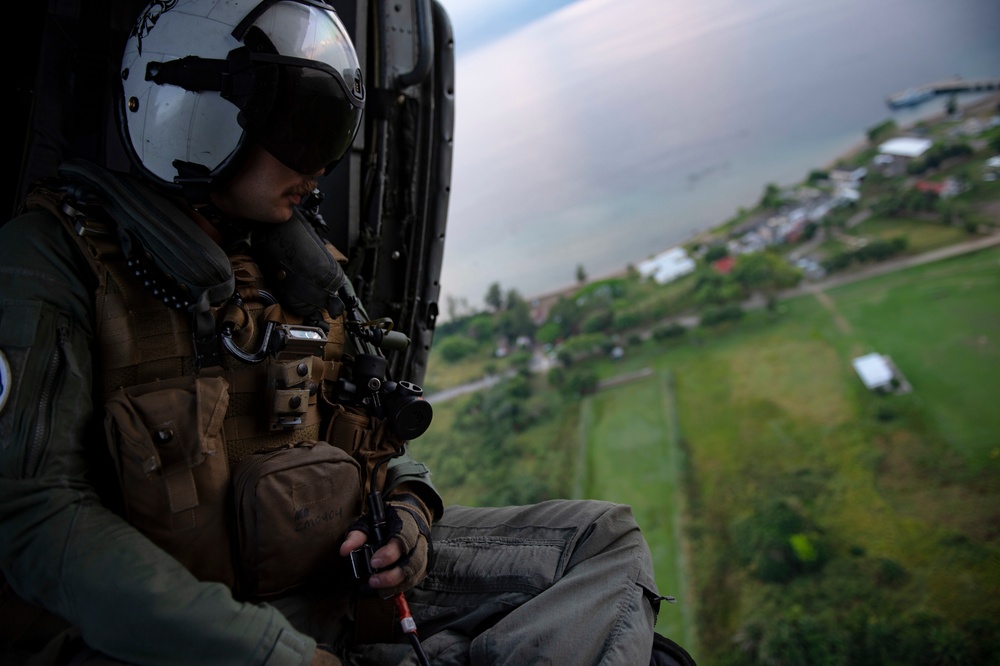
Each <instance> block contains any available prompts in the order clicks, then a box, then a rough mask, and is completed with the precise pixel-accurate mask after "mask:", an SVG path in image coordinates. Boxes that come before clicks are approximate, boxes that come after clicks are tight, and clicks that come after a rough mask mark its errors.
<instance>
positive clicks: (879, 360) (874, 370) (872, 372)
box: [851, 353, 895, 391]
mask: <svg viewBox="0 0 1000 666" xmlns="http://www.w3.org/2000/svg"><path fill="white" fill-rule="evenodd" d="M851 365H853V366H854V371H855V372H857V373H858V377H860V378H861V381H862V382H864V384H865V386H866V387H867V388H869V389H871V390H872V391H878V390H883V389H889V388H891V387H892V378H893V376H894V374H895V373H893V371H892V365H890V363H889V361H888V359H887V358H886V357H885V356H883V355H882V354H876V353H872V354H865V355H864V356H859V357H857V358H856V359H854V360H853V361H851Z"/></svg>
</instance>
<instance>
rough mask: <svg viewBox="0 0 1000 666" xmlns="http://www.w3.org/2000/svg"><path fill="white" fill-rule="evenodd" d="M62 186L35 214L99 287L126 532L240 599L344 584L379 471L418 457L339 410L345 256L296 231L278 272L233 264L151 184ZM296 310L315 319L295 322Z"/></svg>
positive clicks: (99, 370) (100, 375)
mask: <svg viewBox="0 0 1000 666" xmlns="http://www.w3.org/2000/svg"><path fill="white" fill-rule="evenodd" d="M60 175H61V176H62V178H63V179H65V181H67V182H69V183H71V184H72V187H58V188H50V187H41V188H39V189H37V190H35V191H34V192H33V193H32V194H31V195H30V197H29V198H28V200H27V204H26V205H27V207H28V208H29V209H39V208H44V209H47V210H49V211H50V212H52V213H53V214H55V215H56V216H57V217H58V218H59V219H60V220H61V221H62V222H63V223H64V226H65V227H66V229H67V231H68V232H69V233H70V234H71V235H72V236H73V238H75V239H76V240H77V242H78V244H79V246H80V248H81V249H82V251H83V253H84V256H86V257H87V259H88V261H89V263H90V265H91V267H92V269H93V272H94V275H95V276H96V278H97V288H96V291H95V294H94V303H95V313H96V329H95V330H96V333H95V349H94V358H95V387H96V388H95V405H103V406H104V411H105V431H106V434H107V442H108V446H109V449H110V453H111V456H112V458H113V459H114V462H115V466H116V468H117V473H118V480H119V483H120V485H121V491H122V496H123V500H124V507H125V518H126V519H127V520H128V521H129V522H130V523H131V524H133V525H134V526H135V527H136V528H138V529H139V530H140V531H142V532H143V533H144V534H146V535H147V536H148V537H149V538H150V539H151V540H153V541H154V542H155V543H157V544H158V545H160V546H161V547H162V548H163V549H164V550H166V551H167V552H169V553H171V554H172V555H173V556H174V557H175V558H177V559H178V560H179V561H180V562H181V563H183V564H184V565H185V566H186V567H187V568H188V569H189V570H190V571H192V572H193V573H194V574H195V575H196V576H197V577H199V578H200V579H202V580H212V581H219V582H222V583H225V584H226V585H229V586H230V587H231V588H233V589H234V591H235V592H236V593H237V595H238V596H242V597H246V598H266V597H268V596H272V595H276V594H280V593H282V592H285V591H287V590H289V589H292V588H294V587H296V586H298V585H301V584H303V583H305V582H308V581H310V580H311V579H312V578H313V577H314V576H315V573H316V572H317V571H324V570H326V571H329V566H320V565H321V564H324V563H325V564H329V562H330V561H332V560H335V559H336V555H337V549H338V547H339V544H340V542H341V541H342V538H343V535H344V533H345V531H346V529H347V528H348V526H349V525H350V524H351V523H352V522H353V521H354V520H355V519H356V518H357V517H358V516H359V515H360V514H361V507H362V506H363V504H362V500H363V497H364V494H365V493H366V492H368V491H369V490H370V489H371V488H372V487H373V484H376V487H381V484H382V482H383V479H384V477H385V470H386V465H381V466H377V465H376V463H379V462H381V461H385V460H387V459H388V458H390V457H393V456H394V455H395V454H396V453H397V452H398V451H399V450H400V449H401V448H402V446H403V444H404V442H403V441H402V440H400V438H399V437H397V436H396V435H394V434H393V433H392V432H390V430H389V429H388V428H387V427H386V423H385V420H384V419H380V418H376V417H374V416H372V415H371V414H370V413H369V412H368V411H367V410H365V409H363V408H360V407H358V406H352V405H350V404H344V403H343V402H342V401H337V400H335V399H333V398H332V396H333V395H335V393H336V392H335V391H333V390H332V388H331V387H332V386H333V385H334V384H336V383H337V382H338V380H341V379H342V378H343V377H345V376H346V377H348V378H349V377H350V376H351V366H350V360H351V357H350V356H345V348H346V346H347V345H348V344H350V343H351V342H352V341H349V340H348V339H347V336H346V334H345V321H344V315H343V314H342V313H337V315H338V316H336V317H334V316H331V314H330V309H331V308H329V307H320V306H318V305H316V304H317V303H321V302H323V301H322V298H324V297H328V296H329V293H331V292H332V290H333V289H335V288H337V287H338V285H340V284H346V285H347V286H348V288H349V283H348V282H347V280H346V277H345V276H343V272H342V270H340V267H339V265H338V264H337V262H336V260H335V259H331V257H335V254H334V253H336V250H334V249H333V248H332V246H329V245H326V244H325V243H323V241H321V240H320V239H319V237H318V236H316V235H315V232H311V231H310V229H311V228H309V227H308V222H307V221H306V220H305V219H304V218H302V217H301V216H300V215H296V216H295V217H293V219H292V220H291V221H289V222H288V223H286V224H285V225H277V226H280V227H284V228H283V229H282V230H281V231H280V232H278V233H279V234H280V235H279V236H274V234H273V233H272V235H271V236H268V235H264V236H262V239H259V240H260V242H261V243H262V244H264V246H265V247H264V252H263V254H257V255H254V254H251V250H252V248H251V247H250V246H247V247H245V248H243V249H242V250H240V251H236V252H233V253H231V254H229V255H226V254H225V253H224V252H222V250H221V249H220V248H219V246H218V245H216V244H215V243H214V242H213V241H212V240H211V239H210V238H209V237H208V236H207V235H206V233H205V232H204V231H202V229H201V228H200V227H199V226H198V225H197V224H196V223H195V222H194V221H193V220H192V219H191V218H190V217H189V216H188V214H187V213H186V212H185V211H184V210H182V209H181V208H180V207H178V206H177V205H176V204H175V203H174V202H173V201H172V200H170V199H168V198H166V197H164V196H163V195H161V194H159V193H157V192H155V191H153V190H151V189H150V188H148V187H146V186H145V185H143V184H142V183H141V182H139V181H138V180H137V179H135V178H132V177H130V176H127V175H124V174H117V173H113V172H108V171H105V170H103V169H100V168H98V167H95V166H94V165H90V164H89V163H86V162H82V161H73V162H69V163H67V164H66V165H64V166H63V167H62V168H60ZM255 240H258V239H255ZM317 252H322V255H323V256H322V259H321V260H320V261H319V262H317V258H318V255H317V254H316V253H317ZM337 254H339V253H337ZM300 255H301V256H300ZM302 256H304V257H305V258H306V259H307V261H306V263H305V264H303V263H302V261H301V259H302ZM296 257H298V258H299V260H300V261H299V263H298V264H295V263H294V260H295V258H296ZM289 258H291V259H289ZM341 258H342V256H341ZM265 268H267V269H269V270H270V271H271V274H268V275H265V270H264V269H265ZM282 282H284V284H283V285H282V284H281V283H282ZM271 284H273V285H275V287H273V288H272V289H273V290H272V289H269V286H270V285H271ZM352 293H353V292H352ZM276 294H277V296H276ZM296 294H304V295H305V299H306V301H308V303H306V304H305V305H303V304H302V303H297V304H296V306H295V307H294V310H290V309H289V308H288V307H287V302H288V300H289V299H291V298H294V297H295V296H294V295H296ZM324 295H325V296H324ZM279 297H284V298H283V299H282V298H279ZM317 299H319V300H317ZM283 301H284V302H283ZM330 302H331V303H332V302H333V301H330ZM303 312H304V313H305V314H302V313H303ZM376 469H377V470H378V477H379V478H373V470H376Z"/></svg>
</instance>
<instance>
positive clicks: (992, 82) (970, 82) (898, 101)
mask: <svg viewBox="0 0 1000 666" xmlns="http://www.w3.org/2000/svg"><path fill="white" fill-rule="evenodd" d="M991 90H1000V78H995V79H963V78H961V77H956V78H953V79H944V80H941V81H935V82H934V83H928V84H926V85H922V86H917V87H916V88H908V89H906V90H904V91H903V92H899V93H896V94H894V95H889V97H887V98H886V103H887V104H888V105H889V106H891V107H892V108H900V107H905V106H916V105H917V104H920V103H921V102H925V101H927V100H929V99H931V98H932V97H936V96H937V95H948V94H951V93H972V92H989V91H991Z"/></svg>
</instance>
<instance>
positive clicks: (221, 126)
mask: <svg viewBox="0 0 1000 666" xmlns="http://www.w3.org/2000/svg"><path fill="white" fill-rule="evenodd" d="M121 80H122V91H121V92H122V97H121V102H120V104H119V107H118V114H119V123H118V124H119V128H120V131H121V134H122V139H123V142H124V143H125V145H126V147H127V148H128V152H129V155H130V157H131V158H132V162H133V163H134V164H135V165H136V167H137V168H139V169H140V170H141V171H142V173H143V175H144V176H145V177H147V178H149V179H152V180H153V181H155V182H158V183H160V184H161V185H164V186H168V187H171V188H174V189H179V190H182V191H184V192H185V193H186V194H188V195H189V196H191V195H192V194H193V193H195V192H200V193H202V194H203V193H205V192H207V191H208V190H209V189H210V187H211V186H212V185H213V183H215V182H217V181H218V180H219V179H221V178H225V177H226V176H227V175H229V173H230V172H231V171H232V170H233V169H235V168H236V167H237V166H238V164H239V159H238V158H239V155H240V153H241V149H242V148H243V146H244V145H245V144H246V142H247V139H249V140H250V141H253V142H256V143H258V144H260V145H261V146H263V147H264V148H265V149H266V150H267V151H268V152H269V153H271V154H272V155H274V157H276V158H277V159H278V160H280V161H281V162H282V163H283V164H285V165H286V166H288V167H289V168H292V169H294V170H295V171H298V172H299V173H309V174H311V173H315V172H317V171H318V170H320V169H326V170H327V171H329V169H331V168H333V166H334V165H335V164H336V163H337V162H338V161H339V160H340V159H341V158H342V157H343V156H344V154H346V153H347V151H348V149H349V148H350V146H351V143H352V142H353V141H354V136H355V134H356V133H357V131H358V127H359V125H360V123H361V113H362V110H363V109H364V100H365V89H364V84H363V83H362V78H361V68H360V66H359V65H358V58H357V54H356V53H355V51H354V45H353V44H352V43H351V39H350V37H349V36H348V34H347V30H346V29H345V28H344V25H343V24H342V23H341V22H340V19H339V18H338V17H337V14H336V13H335V12H334V10H333V8H332V7H330V6H329V5H327V4H325V3H324V2H321V1H320V0H256V1H255V0H250V2H248V1H247V0H153V1H152V2H150V4H148V5H147V6H146V8H145V9H144V10H143V11H142V13H141V14H140V15H139V19H138V21H137V22H136V25H135V27H134V28H133V29H132V33H131V35H130V36H129V39H128V42H127V43H126V46H125V54H124V56H123V57H122V70H121ZM195 196H197V195H195Z"/></svg>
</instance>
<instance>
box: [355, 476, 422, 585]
mask: <svg viewBox="0 0 1000 666" xmlns="http://www.w3.org/2000/svg"><path fill="white" fill-rule="evenodd" d="M385 512H386V517H387V519H388V524H389V531H390V536H389V541H388V543H386V544H385V545H384V546H382V547H381V548H379V549H378V550H376V551H375V553H374V554H373V555H372V560H371V564H372V567H373V568H375V569H385V570H384V571H379V572H378V573H375V574H373V575H372V576H371V577H369V579H368V585H369V586H370V587H371V588H373V589H376V590H379V591H381V592H382V593H383V596H385V597H387V598H388V597H390V596H392V595H393V594H396V593H397V592H404V591H406V590H408V589H410V588H412V587H413V586H414V585H416V584H417V583H419V582H420V581H421V580H423V578H424V576H425V575H426V574H427V554H428V550H429V544H430V527H429V519H430V512H429V510H428V509H427V507H426V506H425V505H424V504H423V502H421V501H420V500H419V499H417V498H415V497H413V496H412V495H409V494H401V495H397V496H394V497H391V498H390V499H389V501H388V502H386V507H385ZM367 541H368V534H367V533H366V532H365V531H363V530H361V529H355V530H351V531H350V532H348V533H347V538H346V539H345V540H344V543H343V544H342V545H341V547H340V554H341V555H342V556H344V557H347V556H348V555H349V554H350V552H351V551H352V550H355V549H357V548H360V547H361V546H363V545H364V544H365V543H366V542H367ZM393 565H396V566H393Z"/></svg>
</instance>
